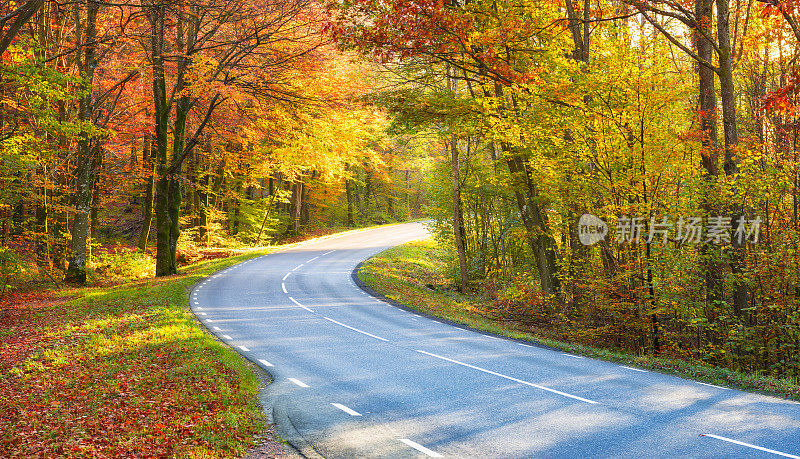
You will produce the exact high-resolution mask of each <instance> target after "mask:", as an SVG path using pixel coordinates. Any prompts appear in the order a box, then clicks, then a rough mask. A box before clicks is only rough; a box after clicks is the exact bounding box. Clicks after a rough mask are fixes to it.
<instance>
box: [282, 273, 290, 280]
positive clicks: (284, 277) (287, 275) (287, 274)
mask: <svg viewBox="0 0 800 459" xmlns="http://www.w3.org/2000/svg"><path fill="white" fill-rule="evenodd" d="M289 274H292V272H291V271H289V272H288V273H286V275H285V276H283V279H281V280H286V278H287V277H289Z"/></svg>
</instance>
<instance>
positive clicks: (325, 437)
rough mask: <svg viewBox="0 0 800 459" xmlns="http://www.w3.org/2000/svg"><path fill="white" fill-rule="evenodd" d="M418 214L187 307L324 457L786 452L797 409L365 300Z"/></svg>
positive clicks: (350, 236) (285, 429) (282, 427)
mask: <svg viewBox="0 0 800 459" xmlns="http://www.w3.org/2000/svg"><path fill="white" fill-rule="evenodd" d="M425 236H426V231H425V230H424V228H423V226H422V225H421V224H418V223H408V224H401V225H394V226H387V227H381V228H375V229H370V230H366V231H360V232H354V233H344V234H342V235H338V236H334V237H330V238H325V239H321V240H313V241H309V242H307V243H304V244H301V245H299V246H296V247H294V248H291V249H289V250H285V251H282V252H279V253H274V254H271V255H266V256H263V257H260V258H256V259H253V260H250V261H247V262H244V263H241V264H239V265H236V266H234V267H231V268H228V269H226V270H224V271H220V272H218V273H216V274H215V275H213V276H211V277H209V278H208V279H206V280H204V281H203V282H202V283H201V284H199V285H197V286H196V288H195V289H194V290H193V291H192V293H191V305H192V309H193V311H194V313H195V314H196V315H197V316H198V318H199V319H200V320H201V321H202V322H203V323H204V324H205V325H206V326H207V327H208V328H209V330H211V331H212V332H213V333H214V334H215V335H216V336H218V337H219V338H220V339H222V340H224V341H225V342H227V343H228V344H229V345H230V346H232V347H233V348H235V349H237V350H238V351H239V352H241V353H242V354H243V355H245V356H246V357H247V358H248V359H250V360H252V361H253V362H255V363H257V364H259V365H261V366H262V367H263V368H264V369H265V370H266V371H268V372H269V373H270V374H271V375H272V376H273V378H274V382H273V383H272V384H270V385H269V386H268V387H267V388H266V390H265V391H264V393H263V394H262V397H261V398H262V404H263V405H264V407H265V409H266V411H267V412H268V413H269V414H271V415H272V417H273V420H274V421H275V422H276V424H277V426H278V431H279V433H280V434H281V435H282V436H283V437H284V438H285V439H287V440H289V442H290V443H291V444H292V445H293V446H294V447H295V448H297V449H298V450H300V451H301V452H302V453H303V454H304V455H306V456H315V455H317V454H319V455H322V456H324V457H441V456H446V457H509V458H521V457H575V458H584V457H748V458H751V457H770V458H775V457H790V458H796V459H800V404H798V403H795V402H791V401H786V400H780V399H776V398H771V397H766V396H761V395H755V394H749V393H744V392H739V391H735V390H729V389H726V388H722V387H716V386H711V385H707V384H703V383H699V382H695V381H688V380H683V379H680V378H677V377H673V376H667V375H663V374H660V373H654V372H648V371H644V370H641V369H635V368H629V367H625V366H620V365H616V364H613V363H609V362H603V361H598V360H593V359H588V358H583V357H579V356H574V355H569V354H564V353H561V352H558V351H554V350H550V349H545V348H541V347H535V346H531V345H527V344H524V343H520V342H516V341H513V340H508V339H503V338H498V337H495V336H490V335H487V334H483V333H480V332H475V331H471V330H465V329H463V328H459V327H456V326H453V325H450V324H446V323H442V322H439V321H436V320H433V319H431V318H428V317H424V316H420V315H416V314H413V313H411V312H408V311H406V310H403V309H401V308H398V307H395V306H392V305H390V304H387V303H386V302H383V301H381V300H379V299H376V298H374V297H372V296H369V295H368V294H367V293H366V292H364V291H363V290H362V289H360V288H359V287H358V286H357V285H356V282H355V277H354V269H355V268H356V266H357V265H358V264H359V263H360V262H362V261H363V260H365V259H366V258H368V257H370V256H372V255H374V254H376V253H378V252H380V251H382V250H384V249H386V248H388V247H391V246H394V245H397V244H401V243H404V242H408V241H411V240H414V239H419V238H422V237H425Z"/></svg>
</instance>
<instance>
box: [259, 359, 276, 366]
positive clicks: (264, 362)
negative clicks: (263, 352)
mask: <svg viewBox="0 0 800 459" xmlns="http://www.w3.org/2000/svg"><path fill="white" fill-rule="evenodd" d="M258 361H259V362H261V365H264V366H265V367H271V366H274V365H272V364H271V363H269V362H267V361H266V360H264V359H258Z"/></svg>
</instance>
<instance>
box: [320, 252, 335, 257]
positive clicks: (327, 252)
mask: <svg viewBox="0 0 800 459" xmlns="http://www.w3.org/2000/svg"><path fill="white" fill-rule="evenodd" d="M333 252H336V251H335V250H330V251H328V252H325V253H323V254H322V255H320V256H321V257H324V256H325V255H327V254H329V253H333Z"/></svg>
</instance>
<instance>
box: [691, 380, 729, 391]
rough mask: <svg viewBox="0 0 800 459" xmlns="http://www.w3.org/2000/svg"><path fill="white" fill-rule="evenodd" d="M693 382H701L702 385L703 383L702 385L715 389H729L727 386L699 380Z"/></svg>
mask: <svg viewBox="0 0 800 459" xmlns="http://www.w3.org/2000/svg"><path fill="white" fill-rule="evenodd" d="M695 382H696V383H697V384H702V385H704V386H708V387H716V388H717V389H722V390H730V389H729V388H727V387H722V386H715V385H714V384H709V383H704V382H700V381H695Z"/></svg>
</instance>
